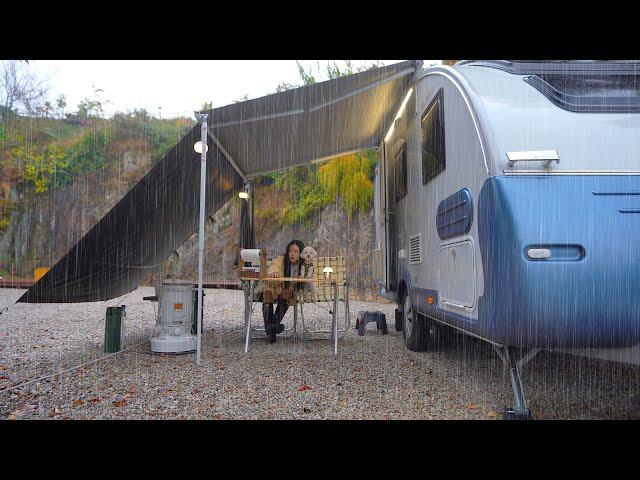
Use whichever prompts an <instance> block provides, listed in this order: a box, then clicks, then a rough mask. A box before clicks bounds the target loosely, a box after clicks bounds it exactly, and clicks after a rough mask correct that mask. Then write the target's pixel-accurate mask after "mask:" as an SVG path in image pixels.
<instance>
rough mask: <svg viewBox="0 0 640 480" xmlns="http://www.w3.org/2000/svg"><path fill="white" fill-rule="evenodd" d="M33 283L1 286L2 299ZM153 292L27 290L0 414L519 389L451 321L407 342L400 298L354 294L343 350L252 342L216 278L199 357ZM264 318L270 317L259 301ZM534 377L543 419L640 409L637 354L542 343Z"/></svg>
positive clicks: (339, 409) (502, 396) (392, 401)
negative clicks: (53, 293)
mask: <svg viewBox="0 0 640 480" xmlns="http://www.w3.org/2000/svg"><path fill="white" fill-rule="evenodd" d="M22 293H23V290H14V289H0V308H1V307H3V306H4V305H8V304H11V303H13V302H14V301H15V300H16V299H17V298H19V296H20V295H21V294H22ZM145 295H153V289H152V288H148V287H144V288H140V289H138V290H136V291H134V292H131V293H129V294H127V295H125V296H124V297H120V298H118V299H114V300H110V301H107V302H95V303H86V304H41V305H37V304H34V305H29V304H16V305H14V306H13V307H11V308H10V309H9V310H8V311H7V312H5V313H4V314H3V315H2V316H0V418H3V419H7V418H9V419H43V418H44V419H48V418H52V419H485V420H492V419H497V418H499V415H498V414H497V412H498V411H499V410H500V408H501V407H502V406H504V405H510V404H511V403H512V401H513V398H512V391H511V383H510V381H509V375H508V372H507V371H505V370H504V369H503V367H502V364H501V362H500V361H499V359H498V358H497V356H496V354H495V353H494V352H493V350H492V349H491V347H490V346H488V345H487V344H485V343H483V342H481V341H478V340H476V339H473V338H471V337H466V336H463V335H458V334H452V335H451V336H450V337H449V338H448V339H447V340H443V341H442V342H441V343H440V344H439V345H438V346H437V347H436V348H435V349H433V350H432V351H429V352H424V353H418V352H410V351H408V350H407V349H406V348H405V347H404V345H403V344H402V336H401V333H400V332H396V331H395V329H394V323H393V318H394V316H393V311H394V308H395V305H393V304H378V303H368V302H356V301H352V302H351V315H352V325H351V330H350V331H349V332H348V334H347V335H346V337H344V338H341V339H340V343H339V351H338V356H337V357H335V356H334V355H333V350H332V344H331V342H329V341H328V340H314V341H301V340H299V339H295V338H284V337H282V336H280V337H279V339H278V342H277V343H276V344H273V345H269V344H267V343H266V342H265V341H264V340H263V339H255V340H253V341H252V344H251V348H250V351H249V354H248V355H245V354H244V353H243V346H244V335H243V320H242V309H243V296H242V292H241V291H239V290H217V289H216V290H207V291H206V297H205V323H204V330H205V332H204V336H203V357H202V366H201V367H199V368H198V367H196V365H195V356H194V354H186V355H158V354H152V353H151V351H150V349H149V337H150V335H151V332H152V329H153V325H154V318H155V304H154V303H150V302H145V301H143V300H142V297H143V296H145ZM118 304H125V305H126V306H127V317H126V323H125V331H126V344H125V346H126V347H127V348H129V350H127V351H125V352H122V353H119V354H117V355H112V356H110V357H108V358H104V359H102V360H100V361H97V362H92V361H93V360H95V359H99V358H101V357H104V356H105V354H104V353H102V341H103V335H104V316H105V310H106V307H107V306H115V305H118ZM341 307H342V305H341ZM375 309H378V310H381V311H383V312H384V313H385V314H386V315H387V323H388V325H389V334H388V335H384V336H383V335H380V334H379V333H378V332H377V331H376V329H375V326H374V325H372V324H369V325H368V330H367V332H366V335H365V336H364V337H359V336H358V335H357V332H356V331H355V330H354V323H355V316H356V313H357V312H358V311H359V310H375ZM305 311H306V315H305V319H306V320H307V322H308V325H309V326H310V327H314V326H317V325H320V324H322V325H327V324H328V319H329V316H328V314H327V312H326V311H324V310H322V309H320V308H318V307H317V306H309V307H308V308H307V309H306V310H305ZM253 318H254V325H260V324H261V323H262V322H261V315H260V305H259V304H258V305H257V306H256V309H255V310H254V313H253ZM291 323H292V312H291V311H290V312H288V313H287V316H286V318H285V324H286V325H287V327H290V326H291ZM327 326H328V325H327ZM87 362H90V363H88V364H87V365H86V366H84V367H81V368H77V369H73V370H71V371H67V372H64V373H61V374H57V375H54V376H51V377H49V378H45V379H43V380H39V381H35V382H32V381H33V380H36V379H38V378H39V377H42V376H46V375H51V374H54V373H56V372H60V371H61V370H64V369H69V368H70V367H73V366H77V365H79V364H83V363H87ZM26 382H31V383H26ZM523 382H524V386H525V391H526V394H527V396H528V401H529V404H530V408H531V411H532V413H533V414H534V416H535V417H536V418H538V419H639V418H640V389H639V386H640V367H638V366H629V365H624V364H618V363H613V362H605V361H601V360H593V359H585V358H582V357H575V356H571V355H562V354H552V353H547V352H543V353H540V354H539V355H538V357H536V358H535V359H534V360H533V361H532V362H531V363H529V365H528V366H527V367H526V368H525V370H524V372H523ZM20 384H23V385H22V386H20V387H18V388H13V387H14V386H16V385H20Z"/></svg>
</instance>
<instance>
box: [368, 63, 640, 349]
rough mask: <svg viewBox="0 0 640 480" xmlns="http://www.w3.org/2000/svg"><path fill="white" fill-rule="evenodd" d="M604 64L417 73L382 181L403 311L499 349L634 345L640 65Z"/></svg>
mask: <svg viewBox="0 0 640 480" xmlns="http://www.w3.org/2000/svg"><path fill="white" fill-rule="evenodd" d="M603 63H606V64H607V65H604V66H603V64H602V63H600V62H551V63H529V64H523V63H509V62H460V63H458V64H456V65H455V66H454V67H445V66H437V67H432V68H428V69H425V70H423V71H421V72H419V73H418V74H417V75H416V77H415V81H414V84H413V87H412V89H411V90H410V91H409V93H408V95H407V97H406V98H405V102H404V103H403V106H402V108H401V109H400V112H399V113H398V115H397V118H396V121H395V123H394V125H393V126H392V127H391V128H390V130H389V132H388V133H387V136H386V137H385V140H384V141H383V142H382V145H381V162H380V165H379V169H378V176H377V179H376V181H377V184H376V197H375V198H376V220H377V222H378V225H377V227H378V228H377V229H376V231H377V233H378V238H377V241H378V251H377V252H376V253H377V256H376V257H374V258H376V260H377V261H378V265H377V267H378V268H377V269H376V270H377V271H378V272H380V275H379V278H380V281H381V285H382V286H383V287H384V290H386V294H387V296H388V297H389V298H392V299H394V300H395V301H397V302H398V303H399V307H400V308H399V310H400V312H401V311H402V309H403V308H405V305H407V308H411V309H412V310H413V312H415V313H417V314H419V315H417V316H416V318H422V319H429V320H436V321H438V322H439V323H442V324H445V325H449V326H451V327H455V328H457V329H459V330H462V331H464V332H465V333H468V334H471V335H474V336H477V337H480V338H482V339H484V340H486V341H489V342H491V343H493V344H495V345H500V346H517V347H532V348H545V349H585V348H598V349H619V348H629V347H632V346H634V345H636V344H638V343H640V241H638V239H640V94H639V92H638V87H637V85H638V83H637V81H638V79H639V78H640V77H639V76H638V74H639V73H640V66H638V64H637V63H634V62H620V63H617V62H613V63H612V62H603ZM414 330H415V329H414ZM405 333H406V332H405ZM415 334H417V333H416V332H415V331H414V335H415ZM421 334H423V335H424V334H425V333H424V330H423V331H422V333H421ZM407 345H408V346H409V347H410V348H411V345H412V344H411V343H410V342H409V343H408V344H407ZM416 345H417V344H416V343H415V342H414V343H413V346H416Z"/></svg>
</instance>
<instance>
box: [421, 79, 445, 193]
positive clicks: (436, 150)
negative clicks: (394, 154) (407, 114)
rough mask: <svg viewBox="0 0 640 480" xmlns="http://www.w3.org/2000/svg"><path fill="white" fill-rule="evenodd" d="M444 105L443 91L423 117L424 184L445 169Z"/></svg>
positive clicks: (437, 95)
mask: <svg viewBox="0 0 640 480" xmlns="http://www.w3.org/2000/svg"><path fill="white" fill-rule="evenodd" d="M445 166H446V162H445V148H444V105H443V99H442V89H440V90H439V91H438V93H437V94H436V96H435V97H434V99H433V100H432V101H431V103H430V104H429V106H428V107H427V108H426V109H425V111H424V114H423V115H422V184H423V185H425V184H426V183H428V182H429V181H430V180H431V179H432V178H434V177H435V176H436V175H438V174H439V173H440V172H442V171H443V170H444V169H445Z"/></svg>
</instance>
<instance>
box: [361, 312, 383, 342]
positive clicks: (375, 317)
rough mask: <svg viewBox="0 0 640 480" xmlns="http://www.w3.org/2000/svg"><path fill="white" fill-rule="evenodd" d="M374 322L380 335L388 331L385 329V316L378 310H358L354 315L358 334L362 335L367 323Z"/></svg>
mask: <svg viewBox="0 0 640 480" xmlns="http://www.w3.org/2000/svg"><path fill="white" fill-rule="evenodd" d="M370 322H375V323H376V327H377V328H378V330H380V332H381V333H382V335H386V334H387V333H388V330H387V316H386V315H385V314H384V313H382V312H380V311H377V310H376V311H373V312H369V311H360V312H358V315H357V316H356V330H358V335H360V336H363V335H364V330H365V328H366V326H367V323H370Z"/></svg>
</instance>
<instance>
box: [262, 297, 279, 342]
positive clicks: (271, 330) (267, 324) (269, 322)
mask: <svg viewBox="0 0 640 480" xmlns="http://www.w3.org/2000/svg"><path fill="white" fill-rule="evenodd" d="M262 316H263V318H264V330H265V332H266V334H267V342H269V343H274V342H275V341H276V324H275V322H274V318H273V303H263V304H262Z"/></svg>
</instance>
